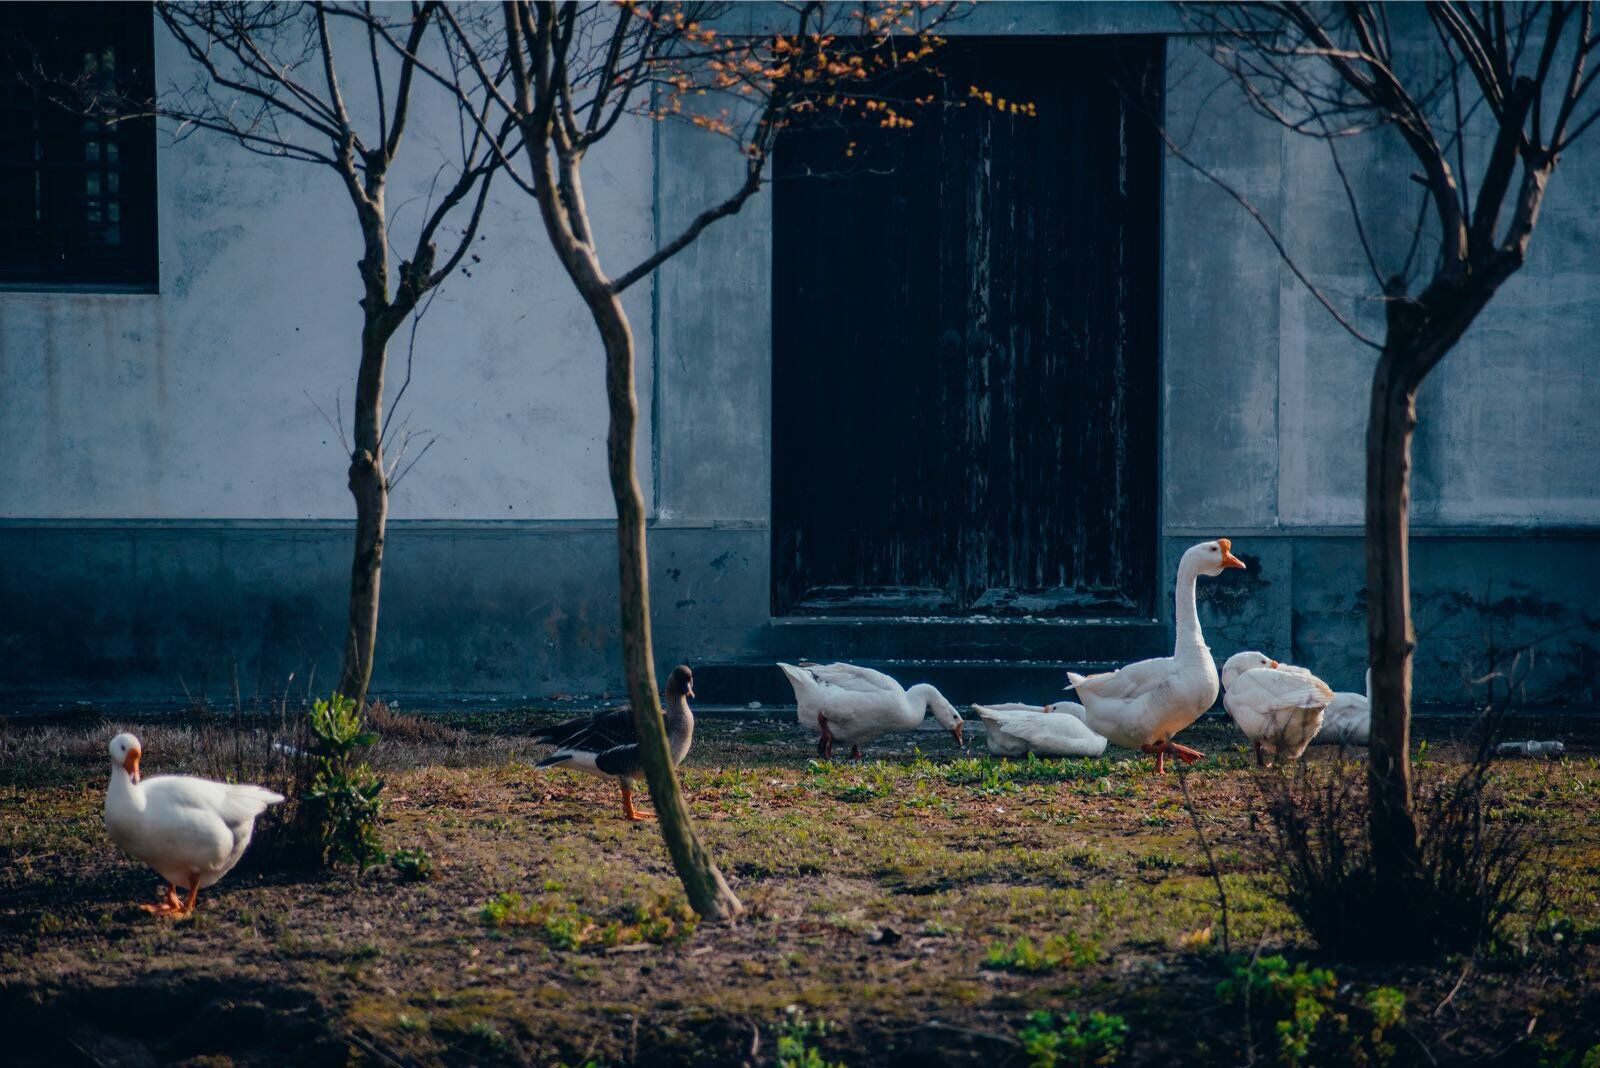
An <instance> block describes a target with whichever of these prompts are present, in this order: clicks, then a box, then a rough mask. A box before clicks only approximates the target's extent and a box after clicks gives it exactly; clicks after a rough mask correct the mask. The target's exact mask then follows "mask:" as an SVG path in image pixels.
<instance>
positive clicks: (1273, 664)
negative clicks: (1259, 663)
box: [1268, 660, 1278, 669]
mask: <svg viewBox="0 0 1600 1068" xmlns="http://www.w3.org/2000/svg"><path fill="white" fill-rule="evenodd" d="M1268 663H1269V664H1271V665H1272V666H1273V668H1274V669H1276V668H1277V666H1278V662H1277V661H1276V660H1269V661H1268Z"/></svg>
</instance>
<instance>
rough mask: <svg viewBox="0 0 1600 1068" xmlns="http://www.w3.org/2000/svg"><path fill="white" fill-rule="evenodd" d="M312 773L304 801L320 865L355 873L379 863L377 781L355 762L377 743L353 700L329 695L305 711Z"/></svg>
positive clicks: (379, 782) (379, 788)
mask: <svg viewBox="0 0 1600 1068" xmlns="http://www.w3.org/2000/svg"><path fill="white" fill-rule="evenodd" d="M310 724H311V738H312V743H311V744H312V762H313V772H312V777H311V788H310V789H309V790H308V791H307V792H306V794H305V797H304V800H305V802H306V805H307V811H308V814H309V816H310V818H311V820H312V826H313V827H314V829H315V836H316V840H317V854H318V858H319V859H320V860H321V861H322V863H323V864H324V865H325V866H328V867H332V866H334V865H336V864H354V865H355V866H356V869H357V871H358V872H365V871H366V870H367V868H368V867H369V866H370V865H372V864H375V863H378V862H380V861H382V860H383V858H384V851H383V843H382V842H381V841H380V840H379V838H378V819H379V816H380V815H381V813H382V810H383V802H382V800H380V799H379V797H378V795H379V793H381V792H382V791H383V780H382V779H379V778H377V777H375V776H374V775H373V774H372V769H371V768H370V767H368V766H367V764H366V762H365V761H363V760H361V759H359V756H358V754H359V753H360V751H361V750H362V749H365V748H366V747H367V746H369V745H371V744H372V743H373V742H375V741H377V740H378V736H377V734H376V733H375V732H372V731H369V730H367V727H366V717H365V716H364V715H363V714H362V712H361V709H360V708H358V707H357V706H356V703H355V701H353V700H351V699H350V698H348V697H345V696H344V695H343V694H338V693H335V694H333V695H331V696H330V697H329V698H328V699H327V700H326V701H323V700H318V701H317V702H315V703H314V704H313V705H312V707H311V717H310Z"/></svg>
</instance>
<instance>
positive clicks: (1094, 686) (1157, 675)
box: [1074, 656, 1173, 700]
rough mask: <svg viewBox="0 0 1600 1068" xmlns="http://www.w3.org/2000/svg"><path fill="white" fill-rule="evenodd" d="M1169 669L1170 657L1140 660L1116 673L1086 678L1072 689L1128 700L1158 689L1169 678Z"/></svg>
mask: <svg viewBox="0 0 1600 1068" xmlns="http://www.w3.org/2000/svg"><path fill="white" fill-rule="evenodd" d="M1172 668H1173V660H1172V657H1170V656H1161V657H1156V658H1155V659H1153V660H1140V661H1137V662H1135V663H1132V664H1128V665H1127V666H1125V667H1120V668H1118V669H1117V670H1116V671H1103V672H1101V673H1100V674H1098V675H1090V676H1088V677H1087V678H1085V679H1084V680H1083V681H1082V682H1080V683H1078V684H1077V686H1075V687H1074V689H1077V690H1079V691H1080V692H1081V691H1082V690H1085V689H1088V690H1091V691H1093V693H1094V694H1095V695H1096V696H1097V697H1109V698H1118V699H1121V700H1131V699H1132V698H1135V697H1140V696H1143V695H1144V694H1147V693H1150V692H1151V691H1153V690H1156V689H1158V688H1160V686H1161V685H1162V684H1163V683H1165V682H1166V681H1167V680H1168V679H1170V678H1171V677H1172Z"/></svg>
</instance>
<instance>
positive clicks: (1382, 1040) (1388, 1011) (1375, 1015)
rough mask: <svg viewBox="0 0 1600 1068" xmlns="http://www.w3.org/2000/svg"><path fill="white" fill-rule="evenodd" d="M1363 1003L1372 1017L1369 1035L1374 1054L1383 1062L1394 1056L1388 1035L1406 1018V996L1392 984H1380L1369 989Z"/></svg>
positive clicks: (1392, 1045)
mask: <svg viewBox="0 0 1600 1068" xmlns="http://www.w3.org/2000/svg"><path fill="white" fill-rule="evenodd" d="M1362 1004H1363V1006H1364V1007H1365V1008H1366V1010H1367V1013H1368V1014H1369V1015H1370V1016H1371V1017H1372V1029H1371V1031H1369V1032H1368V1036H1367V1037H1368V1039H1369V1040H1370V1042H1371V1046H1372V1052H1373V1055H1374V1056H1375V1057H1376V1059H1377V1060H1378V1061H1379V1063H1382V1062H1384V1061H1387V1060H1389V1058H1391V1057H1393V1056H1394V1043H1392V1042H1390V1041H1388V1039H1387V1038H1386V1035H1387V1033H1388V1032H1389V1031H1392V1030H1394V1029H1395V1028H1396V1027H1399V1026H1400V1024H1401V1023H1402V1022H1403V1021H1404V1020H1405V1018H1406V996H1405V994H1404V993H1402V992H1401V991H1399V990H1396V989H1395V988H1394V987H1392V986H1379V987H1374V988H1373V989H1371V990H1369V991H1367V996H1366V997H1365V998H1363V999H1362ZM1353 1059H1356V1058H1353Z"/></svg>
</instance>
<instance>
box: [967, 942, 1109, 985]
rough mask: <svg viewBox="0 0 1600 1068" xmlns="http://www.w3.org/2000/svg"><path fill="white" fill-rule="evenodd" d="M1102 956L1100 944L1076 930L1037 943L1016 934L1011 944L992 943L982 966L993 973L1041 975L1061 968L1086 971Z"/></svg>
mask: <svg viewBox="0 0 1600 1068" xmlns="http://www.w3.org/2000/svg"><path fill="white" fill-rule="evenodd" d="M1101 956H1102V953H1101V950H1100V943H1099V941H1097V940H1096V939H1094V938H1092V937H1086V936H1084V935H1080V934H1078V933H1077V932H1076V931H1068V932H1067V933H1066V934H1065V935H1050V936H1049V937H1048V938H1046V939H1045V940H1044V941H1043V942H1041V943H1037V944H1036V943H1035V942H1034V941H1033V939H1032V938H1029V937H1028V936H1027V935H1018V936H1017V939H1016V941H1014V942H995V943H994V944H992V945H991V946H990V947H989V952H988V954H987V955H986V956H985V957H984V960H983V966H984V967H985V968H990V969H993V970H995V971H1006V972H1024V973H1026V974H1029V975H1042V974H1044V973H1045V972H1053V971H1056V970H1057V969H1059V968H1061V967H1063V966H1069V967H1072V968H1086V967H1088V966H1089V965H1091V964H1098V963H1099V962H1100V958H1101Z"/></svg>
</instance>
